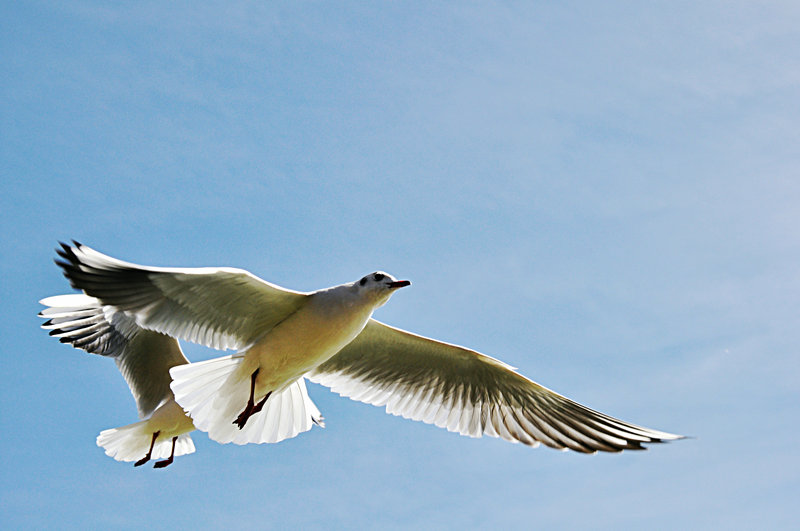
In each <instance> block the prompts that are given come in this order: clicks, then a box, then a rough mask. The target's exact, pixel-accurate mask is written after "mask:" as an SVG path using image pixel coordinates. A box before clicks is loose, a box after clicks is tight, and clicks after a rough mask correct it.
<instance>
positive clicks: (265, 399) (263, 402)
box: [250, 391, 272, 415]
mask: <svg viewBox="0 0 800 531" xmlns="http://www.w3.org/2000/svg"><path fill="white" fill-rule="evenodd" d="M271 394H272V391H270V392H269V393H267V396H265V397H264V398H263V399H261V402H259V403H258V404H256V407H254V408H253V411H252V412H251V413H250V414H251V415H255V414H256V413H258V412H259V411H261V409H262V408H263V407H264V404H266V403H267V398H269V395H271Z"/></svg>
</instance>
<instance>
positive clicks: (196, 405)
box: [56, 242, 682, 453]
mask: <svg viewBox="0 0 800 531" xmlns="http://www.w3.org/2000/svg"><path fill="white" fill-rule="evenodd" d="M58 254H59V256H60V257H61V259H62V260H57V261H56V263H57V264H58V265H59V266H60V267H61V268H62V269H63V270H64V274H65V276H66V277H67V278H68V279H69V280H70V282H71V284H72V286H73V287H75V288H77V289H81V290H84V291H85V292H86V293H87V294H89V295H91V296H93V297H97V298H98V299H100V300H101V301H102V302H103V304H105V305H109V306H113V307H114V308H116V309H117V310H119V311H120V312H123V313H124V314H125V315H128V316H130V317H131V318H133V319H134V320H135V321H136V323H137V325H139V326H140V327H142V328H146V329H150V330H154V331H157V332H160V333H163V334H168V335H170V336H173V337H177V338H181V339H186V340H189V341H194V342H197V343H201V344H204V345H207V346H210V347H214V348H219V349H225V348H231V349H235V350H236V353H235V354H232V355H229V356H224V357H221V358H217V359H212V360H209V361H206V362H201V363H192V364H188V365H181V366H177V367H174V368H173V369H172V370H171V374H172V378H173V382H172V390H173V391H174V393H175V399H176V401H177V402H178V403H179V404H180V405H181V406H182V407H183V408H184V409H185V410H186V411H187V412H188V413H189V415H190V416H191V417H192V419H193V421H194V424H195V426H197V428H199V429H201V430H204V431H207V432H208V433H209V436H210V437H211V438H212V439H214V440H217V441H220V442H229V441H232V442H235V443H242V444H243V443H246V442H275V441H278V440H281V439H282V438H287V437H292V436H294V435H296V434H297V433H300V432H301V431H306V430H308V429H310V428H311V425H312V423H313V422H314V421H315V420H316V417H315V415H314V413H313V410H312V409H311V407H309V404H311V402H310V399H308V396H307V395H305V394H304V393H302V391H301V390H300V389H298V388H297V385H298V382H302V381H303V378H304V377H306V378H308V379H310V380H311V381H313V382H318V383H320V384H322V385H325V386H328V387H330V388H331V389H332V390H333V391H335V392H337V393H339V394H341V395H343V396H348V397H350V398H352V399H354V400H359V401H362V402H366V403H369V404H374V405H377V406H386V411H387V412H388V413H391V414H394V415H400V416H403V417H405V418H410V419H413V420H421V421H423V422H426V423H429V424H435V425H436V426H439V427H443V428H447V429H448V430H450V431H455V432H458V433H460V434H462V435H468V436H471V437H480V436H482V435H484V434H485V435H488V436H492V437H500V438H503V439H505V440H508V441H511V442H521V443H523V444H527V445H530V446H538V444H539V443H543V444H545V445H547V446H550V447H552V448H557V449H572V450H575V451H578V452H584V453H593V452H596V451H598V450H599V451H607V452H618V451H621V450H625V449H643V448H644V447H643V446H642V444H643V443H654V442H663V441H666V440H673V439H680V438H682V436H680V435H675V434H671V433H666V432H662V431H657V430H652V429H649V428H643V427H640V426H636V425H634V424H630V423H627V422H624V421H621V420H618V419H615V418H613V417H610V416H608V415H604V414H602V413H599V412H597V411H593V410H591V409H589V408H587V407H585V406H582V405H580V404H578V403H576V402H573V401H571V400H569V399H568V398H565V397H563V396H561V395H559V394H557V393H555V392H553V391H551V390H549V389H547V388H545V387H543V386H541V385H539V384H537V383H535V382H533V381H531V380H529V379H527V378H526V377H524V376H522V375H520V374H519V373H517V372H516V371H515V370H514V368H513V367H510V366H508V365H506V364H505V363H503V362H501V361H498V360H496V359H494V358H491V357H489V356H486V355H484V354H480V353H478V352H475V351H473V350H470V349H467V348H464V347H459V346H456V345H451V344H447V343H442V342H440V341H436V340H433V339H428V338H424V337H421V336H418V335H415V334H412V333H409V332H405V331H403V330H400V329H397V328H393V327H391V326H387V325H385V324H382V323H380V322H378V321H375V320H374V319H372V318H371V316H372V312H373V311H374V310H375V309H376V308H378V307H379V306H381V305H383V304H385V303H386V301H387V300H388V299H389V297H390V296H391V295H392V294H393V293H394V292H395V291H396V290H397V289H398V288H401V287H404V286H407V285H409V284H410V282H408V281H405V280H397V279H395V278H394V277H392V276H391V275H389V274H387V273H383V272H375V273H372V274H369V275H367V276H365V277H363V278H361V279H360V280H357V281H355V282H349V283H346V284H342V285H339V286H334V287H331V288H327V289H322V290H319V291H314V292H310V293H302V292H297V291H291V290H286V289H284V288H281V287H279V286H276V285H274V284H270V283H268V282H266V281H264V280H261V279H259V278H258V277H256V276H254V275H252V274H251V273H249V272H247V271H244V270H241V269H233V268H161V267H145V266H139V265H136V264H132V263H128V262H123V261H120V260H117V259H114V258H111V257H108V256H106V255H103V254H101V253H99V252H97V251H95V250H93V249H91V248H89V247H87V246H85V245H81V244H79V243H77V242H74V246H70V245H66V244H62V247H61V249H59V250H58ZM311 406H313V404H311ZM314 409H315V408H314ZM237 430H239V431H238V432H237Z"/></svg>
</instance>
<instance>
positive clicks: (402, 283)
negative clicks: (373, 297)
mask: <svg viewBox="0 0 800 531" xmlns="http://www.w3.org/2000/svg"><path fill="white" fill-rule="evenodd" d="M410 285H411V281H410V280H395V281H394V282H389V288H390V289H396V288H403V287H405V286H410Z"/></svg>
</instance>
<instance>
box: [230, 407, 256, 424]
mask: <svg viewBox="0 0 800 531" xmlns="http://www.w3.org/2000/svg"><path fill="white" fill-rule="evenodd" d="M254 410H255V406H254V405H253V401H252V400H251V401H248V402H247V405H246V406H245V408H244V411H242V412H241V413H239V416H238V417H236V420H234V421H233V423H234V424H236V425H237V426H238V427H239V429H240V430H241V429H242V428H244V425H245V424H247V419H249V418H250V416H251V415H253V413H254V412H255V411H254Z"/></svg>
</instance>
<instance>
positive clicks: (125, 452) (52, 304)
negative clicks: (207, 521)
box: [39, 295, 194, 468]
mask: <svg viewBox="0 0 800 531" xmlns="http://www.w3.org/2000/svg"><path fill="white" fill-rule="evenodd" d="M39 302H40V303H41V304H43V305H45V306H48V308H46V309H44V310H42V311H41V312H40V313H39V316H40V317H44V318H47V319H48V320H47V321H46V322H45V323H44V324H43V325H42V328H45V329H48V330H50V335H51V336H55V337H57V338H59V340H60V341H61V342H62V343H69V344H70V345H72V346H73V347H75V348H79V349H81V350H85V351H86V352H89V353H91V354H99V355H101V356H108V357H110V358H113V359H114V361H115V362H116V363H117V367H118V368H119V370H120V372H121V373H122V375H123V376H124V377H125V380H126V381H127V382H128V386H129V387H130V390H131V393H132V394H133V397H134V399H135V400H136V405H137V407H138V409H139V418H142V419H145V420H142V421H141V422H136V423H134V424H129V425H128V426H123V427H121V428H113V429H110V430H105V431H103V432H101V433H100V435H99V436H98V437H97V445H98V446H100V447H101V448H104V449H105V452H106V454H107V455H109V456H110V457H113V458H114V459H116V460H117V461H136V464H135V465H134V466H140V465H143V464H145V463H146V462H147V461H149V460H150V459H162V460H161V461H158V462H156V463H155V465H154V466H155V468H163V467H165V466H168V465H170V464H171V463H172V461H173V459H174V458H175V457H176V456H181V455H186V454H191V453H193V452H194V443H193V442H192V438H191V437H190V436H189V435H188V433H189V432H191V431H192V430H194V425H193V424H192V420H191V419H190V418H189V417H188V416H186V414H185V413H184V411H183V409H182V408H181V407H180V406H179V405H178V404H177V403H176V402H175V398H174V396H173V394H172V391H171V390H170V388H169V384H170V381H171V378H170V376H169V370H170V368H172V367H175V366H178V365H183V364H186V363H189V361H188V360H187V359H186V357H185V356H184V355H183V352H181V349H180V346H179V345H178V341H177V340H175V339H174V338H171V337H169V336H165V335H163V334H159V333H158V332H153V331H150V330H145V329H143V328H140V327H139V326H137V325H136V322H135V321H134V319H133V318H131V317H130V316H127V315H125V314H124V313H122V312H120V311H117V310H115V309H114V308H113V307H111V306H103V304H102V303H101V302H100V301H99V300H97V299H95V298H92V297H88V296H86V295H57V296H55V297H48V298H46V299H42V300H41V301H39Z"/></svg>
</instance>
